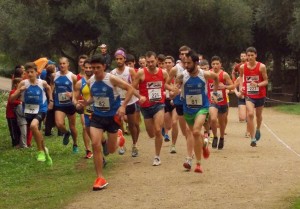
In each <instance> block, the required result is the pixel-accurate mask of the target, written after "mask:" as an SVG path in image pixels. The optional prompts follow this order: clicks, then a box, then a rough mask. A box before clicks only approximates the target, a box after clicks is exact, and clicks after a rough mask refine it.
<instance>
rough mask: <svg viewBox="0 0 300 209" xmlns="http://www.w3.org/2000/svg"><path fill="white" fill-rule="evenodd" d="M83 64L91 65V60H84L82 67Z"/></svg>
mask: <svg viewBox="0 0 300 209" xmlns="http://www.w3.org/2000/svg"><path fill="white" fill-rule="evenodd" d="M85 64H91V59H89V58H88V59H86V60H84V62H83V66H85Z"/></svg>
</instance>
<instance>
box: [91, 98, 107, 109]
mask: <svg viewBox="0 0 300 209" xmlns="http://www.w3.org/2000/svg"><path fill="white" fill-rule="evenodd" d="M94 106H95V107H96V108H98V109H100V110H105V111H108V110H110V105H109V97H94Z"/></svg>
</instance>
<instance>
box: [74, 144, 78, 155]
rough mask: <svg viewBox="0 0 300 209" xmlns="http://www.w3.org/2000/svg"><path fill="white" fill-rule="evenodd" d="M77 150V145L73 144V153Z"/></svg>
mask: <svg viewBox="0 0 300 209" xmlns="http://www.w3.org/2000/svg"><path fill="white" fill-rule="evenodd" d="M78 152H79V149H78V146H77V145H76V144H74V145H73V153H74V154H77V153H78Z"/></svg>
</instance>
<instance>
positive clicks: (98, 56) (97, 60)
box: [91, 54, 106, 65]
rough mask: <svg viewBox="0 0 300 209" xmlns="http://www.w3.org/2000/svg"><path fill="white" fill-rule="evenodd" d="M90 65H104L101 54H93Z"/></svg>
mask: <svg viewBox="0 0 300 209" xmlns="http://www.w3.org/2000/svg"><path fill="white" fill-rule="evenodd" d="M91 64H102V65H105V64H106V62H105V59H104V57H103V56H102V55H101V54H95V55H93V56H92V58H91Z"/></svg>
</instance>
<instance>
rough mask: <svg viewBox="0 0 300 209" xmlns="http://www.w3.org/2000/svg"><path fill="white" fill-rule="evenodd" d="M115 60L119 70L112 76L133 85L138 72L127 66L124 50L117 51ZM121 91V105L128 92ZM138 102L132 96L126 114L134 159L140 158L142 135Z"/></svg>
mask: <svg viewBox="0 0 300 209" xmlns="http://www.w3.org/2000/svg"><path fill="white" fill-rule="evenodd" d="M115 60H116V63H117V68H115V69H113V70H112V71H111V74H113V75H115V76H116V77H118V78H120V79H122V80H124V81H125V82H127V83H129V84H131V83H132V82H133V80H134V79H135V77H136V71H135V70H134V68H131V67H128V66H126V65H125V61H126V54H125V52H124V51H123V50H117V51H116V52H115ZM119 90H120V96H121V104H123V101H124V100H125V95H126V91H124V90H122V89H119ZM137 102H138V98H137V97H135V96H132V97H131V99H130V101H129V102H128V104H127V107H126V113H125V115H126V116H127V122H128V128H129V131H130V134H131V138H132V150H131V156H132V157H137V156H138V148H137V142H138V138H139V134H140V125H139V121H137V120H136V104H137ZM124 152H125V149H124V148H123V149H122V148H121V149H120V150H119V154H124Z"/></svg>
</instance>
